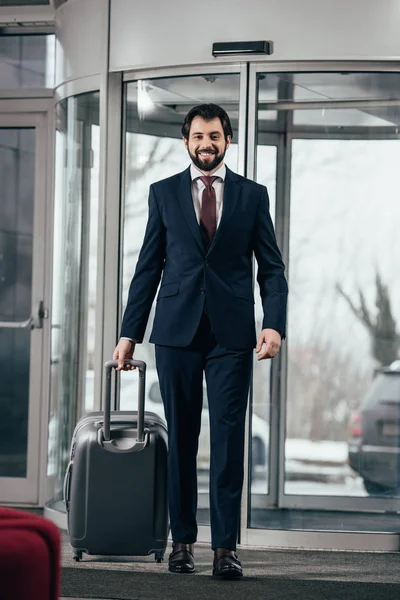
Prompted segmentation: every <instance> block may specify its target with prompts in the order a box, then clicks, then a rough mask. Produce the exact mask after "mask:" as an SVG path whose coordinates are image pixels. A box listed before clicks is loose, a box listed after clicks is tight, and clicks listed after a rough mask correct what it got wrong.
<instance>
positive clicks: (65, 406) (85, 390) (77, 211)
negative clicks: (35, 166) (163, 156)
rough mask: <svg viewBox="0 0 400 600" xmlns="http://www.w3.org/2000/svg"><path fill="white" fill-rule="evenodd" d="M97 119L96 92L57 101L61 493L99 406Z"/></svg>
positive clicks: (52, 446) (55, 321) (56, 371)
mask: <svg viewBox="0 0 400 600" xmlns="http://www.w3.org/2000/svg"><path fill="white" fill-rule="evenodd" d="M98 119H99V93H98V92H91V93H88V94H82V95H80V96H76V97H71V98H68V99H67V100H64V101H62V102H61V103H60V104H59V105H58V106H57V134H56V181H55V207H54V231H55V236H54V256H53V302H52V321H51V330H52V343H51V406H50V423H49V460H48V474H49V475H51V474H57V477H58V479H57V490H56V491H57V493H59V494H60V493H61V489H62V481H63V476H64V473H65V468H66V465H67V462H68V460H69V449H70V442H71V439H72V433H73V429H74V427H75V424H76V422H77V420H78V418H79V417H80V416H81V414H82V412H84V410H85V404H86V409H91V408H92V406H93V353H94V346H95V330H94V322H95V308H96V303H95V298H96V276H97V227H98V166H99V120H98ZM85 396H86V402H85V401H84V400H83V399H85Z"/></svg>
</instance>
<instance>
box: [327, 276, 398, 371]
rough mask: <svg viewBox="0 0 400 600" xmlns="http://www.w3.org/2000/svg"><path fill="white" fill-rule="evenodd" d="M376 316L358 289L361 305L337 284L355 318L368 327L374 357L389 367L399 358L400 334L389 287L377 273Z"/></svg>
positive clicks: (338, 290) (337, 288)
mask: <svg viewBox="0 0 400 600" xmlns="http://www.w3.org/2000/svg"><path fill="white" fill-rule="evenodd" d="M375 284H376V300H375V306H376V308H377V311H376V315H373V314H372V311H371V310H370V309H369V308H368V306H367V302H366V299H365V295H364V292H363V291H362V289H361V288H359V289H358V296H359V305H358V306H356V304H355V303H354V302H353V300H352V299H351V298H350V296H349V295H348V294H347V293H346V292H345V291H344V290H343V288H342V286H341V284H340V283H337V284H336V290H337V292H338V293H339V294H340V295H341V296H342V297H343V298H344V299H345V300H346V302H347V304H348V306H349V307H350V310H351V311H352V313H353V314H354V316H355V317H356V318H357V319H358V320H359V321H360V322H361V323H362V324H363V325H364V327H366V329H367V331H368V333H369V335H370V338H371V346H372V354H373V357H374V358H375V359H376V360H377V361H378V363H380V364H381V365H389V364H390V363H392V362H393V361H394V360H396V359H397V358H398V355H399V349H400V334H399V333H398V331H397V328H396V320H395V318H394V317H393V313H392V307H391V301H390V295H389V290H388V286H387V285H385V284H384V283H383V282H382V278H381V276H380V274H379V272H378V271H377V273H376V278H375Z"/></svg>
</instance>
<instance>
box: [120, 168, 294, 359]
mask: <svg viewBox="0 0 400 600" xmlns="http://www.w3.org/2000/svg"><path fill="white" fill-rule="evenodd" d="M191 185H192V182H191V177H190V169H186V170H185V171H184V172H183V173H179V174H178V175H174V176H173V177H169V178H168V179H164V180H163V181H159V182H157V183H154V184H153V185H152V186H151V187H150V195H149V216H148V222H147V228H146V233H145V237H144V241H143V245H142V248H141V251H140V255H139V259H138V263H137V266H136V271H135V274H134V277H133V279H132V283H131V285H130V289H129V297H128V303H127V306H126V310H125V314H124V318H123V322H122V327H121V337H129V338H132V339H134V340H136V341H137V342H141V341H142V340H143V336H144V332H145V329H146V325H147V320H148V317H149V313H150V309H151V306H152V303H153V300H154V297H155V294H156V292H157V288H158V285H159V283H160V279H161V276H162V281H161V286H160V290H159V293H158V297H157V308H156V313H155V318H154V324H153V330H152V333H151V337H150V342H152V343H154V344H160V345H166V346H181V347H183V346H187V345H188V344H190V342H191V341H192V339H193V337H194V335H195V333H196V331H197V328H198V326H199V323H200V319H201V315H202V313H203V310H204V303H206V310H207V313H208V316H209V320H210V323H211V327H212V330H213V332H214V335H215V337H216V339H217V342H218V343H219V344H220V345H221V346H224V347H226V348H229V349H234V348H254V346H255V345H256V331H255V321H254V295H253V261H252V258H253V253H254V255H255V257H256V260H257V263H258V277H257V280H258V283H259V286H260V293H261V299H262V305H263V311H264V320H263V328H272V329H276V330H277V331H279V332H280V333H281V335H282V336H283V337H284V336H285V329H286V305H287V293H288V288H287V282H286V279H285V275H284V270H285V267H284V264H283V262H282V257H281V254H280V251H279V249H278V246H277V243H276V238H275V233H274V229H273V225H272V221H271V217H270V214H269V200H268V193H267V190H266V188H265V187H264V186H261V185H259V184H257V183H255V182H253V181H250V180H249V179H246V178H245V177H241V176H240V175H237V174H235V173H233V172H232V171H231V170H229V169H227V170H226V179H225V186H224V198H223V209H222V216H221V221H220V225H219V227H218V229H217V231H216V233H215V236H214V238H213V240H212V242H211V244H210V245H209V246H208V247H207V244H206V243H205V241H204V238H203V236H202V232H201V229H200V226H199V224H198V221H197V218H196V213H195V210H194V206H193V198H192V188H191Z"/></svg>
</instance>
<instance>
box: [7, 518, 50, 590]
mask: <svg viewBox="0 0 400 600" xmlns="http://www.w3.org/2000/svg"><path fill="white" fill-rule="evenodd" d="M60 546H61V541H60V534H59V531H58V529H57V527H56V526H55V525H54V524H53V523H52V522H51V521H48V520H47V519H45V518H44V517H40V516H38V515H35V514H31V513H25V512H22V511H19V510H14V509H11V508H3V507H0V598H1V600H26V599H27V598H29V600H58V598H59V595H60V553H61V547H60Z"/></svg>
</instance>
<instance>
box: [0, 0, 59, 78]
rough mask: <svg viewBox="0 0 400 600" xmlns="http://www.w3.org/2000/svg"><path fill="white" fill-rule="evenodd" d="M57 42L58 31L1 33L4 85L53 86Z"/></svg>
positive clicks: (1, 61)
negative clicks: (56, 32) (53, 33)
mask: <svg viewBox="0 0 400 600" xmlns="http://www.w3.org/2000/svg"><path fill="white" fill-rule="evenodd" d="M35 4H36V2H35ZM55 44H56V42H55V36H54V35H0V88H1V89H15V88H44V87H49V88H52V87H53V86H54V66H55Z"/></svg>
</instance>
